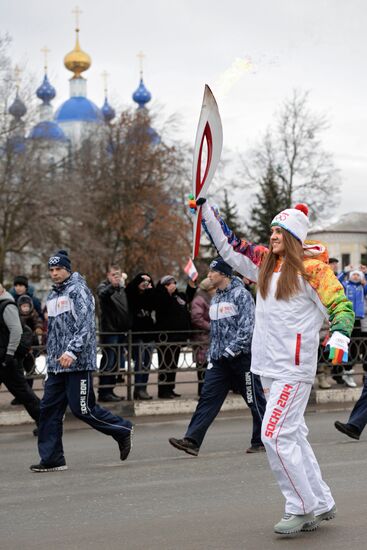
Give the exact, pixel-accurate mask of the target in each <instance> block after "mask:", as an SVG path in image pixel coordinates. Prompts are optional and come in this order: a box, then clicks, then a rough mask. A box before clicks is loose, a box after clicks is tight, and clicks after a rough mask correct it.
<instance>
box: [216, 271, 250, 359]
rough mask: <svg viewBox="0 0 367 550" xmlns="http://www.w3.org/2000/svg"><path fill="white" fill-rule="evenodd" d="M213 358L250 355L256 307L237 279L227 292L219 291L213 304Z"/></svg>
mask: <svg viewBox="0 0 367 550" xmlns="http://www.w3.org/2000/svg"><path fill="white" fill-rule="evenodd" d="M209 314H210V321H211V338H210V352H209V354H210V359H219V358H221V357H222V356H223V354H226V355H230V356H232V357H235V356H237V355H239V354H240V353H250V351H251V340H252V333H253V330H254V323H255V304H254V300H253V298H252V296H251V294H250V292H249V291H248V290H246V289H245V287H244V285H243V283H242V281H240V279H239V278H238V277H234V278H233V279H231V282H230V283H229V285H228V286H227V287H226V288H225V289H224V290H220V289H218V290H217V292H216V293H215V295H214V296H213V298H212V301H211V304H210V310H209Z"/></svg>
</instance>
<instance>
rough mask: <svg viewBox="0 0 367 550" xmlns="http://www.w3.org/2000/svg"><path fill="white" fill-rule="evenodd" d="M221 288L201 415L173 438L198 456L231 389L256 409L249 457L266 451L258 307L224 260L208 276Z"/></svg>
mask: <svg viewBox="0 0 367 550" xmlns="http://www.w3.org/2000/svg"><path fill="white" fill-rule="evenodd" d="M208 277H209V278H210V280H211V282H212V284H213V286H214V287H215V288H216V289H217V291H216V294H215V295H214V296H213V298H212V301H211V305H210V310H209V315H210V329H211V334H210V351H209V354H210V358H209V365H208V368H207V371H206V373H205V381H204V386H203V389H202V393H201V396H200V399H199V403H198V405H197V407H196V411H195V413H194V415H193V417H192V418H191V422H190V424H189V427H188V429H187V432H186V435H185V437H184V438H183V439H176V438H173V437H171V438H170V439H169V442H170V443H171V445H173V447H175V448H176V449H179V450H180V451H185V452H186V453H188V454H191V455H194V456H197V455H198V453H199V449H200V446H201V444H202V442H203V439H204V437H205V434H206V432H207V430H208V428H209V426H210V425H211V423H212V422H213V420H214V419H215V417H216V416H217V414H218V413H219V411H220V409H221V406H222V404H223V402H224V400H225V398H226V397H227V394H228V392H229V390H231V389H233V390H234V391H236V392H238V393H240V394H241V395H242V397H243V398H244V400H245V401H246V403H247V405H248V406H249V407H250V409H251V413H252V418H253V431H252V439H251V447H249V448H248V449H247V452H248V453H256V452H259V451H264V446H263V444H262V442H261V422H262V418H263V415H264V411H265V407H266V401H265V398H264V394H263V390H262V386H261V383H260V379H259V377H258V376H257V375H254V374H252V373H251V372H250V364H251V340H252V332H253V328H254V322H255V305H254V301H253V299H252V296H251V294H250V293H249V292H248V291H247V290H246V289H245V287H244V285H243V283H242V282H241V281H240V279H238V278H237V277H233V275H232V268H231V267H230V266H229V265H228V264H227V263H226V262H225V261H224V260H223V259H222V258H221V257H218V258H216V259H215V260H213V261H212V263H211V264H210V267H209V274H208Z"/></svg>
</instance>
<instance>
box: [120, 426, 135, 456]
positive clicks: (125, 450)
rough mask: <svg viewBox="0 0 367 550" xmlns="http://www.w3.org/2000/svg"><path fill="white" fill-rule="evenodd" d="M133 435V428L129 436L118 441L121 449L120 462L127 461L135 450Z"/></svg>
mask: <svg viewBox="0 0 367 550" xmlns="http://www.w3.org/2000/svg"><path fill="white" fill-rule="evenodd" d="M133 433H134V428H131V431H130V433H129V435H127V436H126V437H124V439H117V440H116V441H117V443H118V446H119V449H120V460H126V459H127V457H128V456H129V454H130V451H131V449H132V448H133Z"/></svg>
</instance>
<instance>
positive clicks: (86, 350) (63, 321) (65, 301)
mask: <svg viewBox="0 0 367 550" xmlns="http://www.w3.org/2000/svg"><path fill="white" fill-rule="evenodd" d="M47 313H48V337H47V359H46V365H47V371H48V372H53V373H58V372H73V371H82V370H90V371H91V370H95V369H96V327H95V307H94V298H93V295H92V292H91V291H90V289H89V288H88V287H87V284H86V282H85V280H84V278H83V277H82V276H81V275H80V274H79V273H77V272H75V273H73V274H72V275H71V276H70V277H69V278H68V279H66V281H64V282H63V283H62V284H61V285H54V286H53V287H52V291H51V292H50V294H49V295H48V298H47ZM65 352H68V353H69V354H70V355H71V356H72V357H73V358H75V361H74V362H73V363H72V364H71V366H70V367H69V368H67V369H65V368H63V367H61V365H60V363H59V361H58V358H59V357H60V356H61V355H62V354H63V353H65Z"/></svg>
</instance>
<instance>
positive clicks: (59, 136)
mask: <svg viewBox="0 0 367 550" xmlns="http://www.w3.org/2000/svg"><path fill="white" fill-rule="evenodd" d="M78 15H79V11H78V10H76V16H77V24H76V28H75V34H76V38H75V46H74V48H73V50H71V51H70V52H69V53H68V54H66V55H65V57H64V65H65V67H66V68H67V69H68V70H69V71H70V72H71V73H72V77H71V78H70V80H69V83H70V97H69V98H68V99H67V100H66V101H64V102H63V103H62V104H61V105H60V106H59V107H58V108H57V109H56V111H55V112H54V107H53V105H52V101H53V100H54V99H55V97H56V90H55V88H54V87H53V86H52V84H51V82H50V80H49V77H48V74H47V51H48V50H47V48H44V49H43V50H42V51H44V53H45V67H44V71H45V72H44V78H43V81H42V83H41V85H40V86H39V87H38V88H37V90H36V96H37V98H38V99H39V100H40V101H41V103H40V104H39V105H38V117H39V121H38V122H37V124H35V125H34V126H33V127H32V128H31V129H30V131H29V132H28V133H26V131H25V123H24V121H23V117H24V116H25V115H26V113H27V107H26V105H25V103H24V101H23V100H22V99H21V97H20V95H19V72H18V73H17V74H16V81H17V84H16V96H15V99H14V101H13V102H12V104H11V105H10V107H9V110H8V111H9V114H10V115H11V116H12V117H13V120H12V123H11V124H10V128H11V137H10V142H11V144H12V146H13V147H14V150H15V151H16V152H19V153H20V152H21V151H23V150H24V149H25V147H27V145H28V144H29V145H32V146H34V145H35V144H36V146H37V148H39V149H40V151H42V157H43V159H45V158H46V159H47V160H49V161H50V162H55V163H58V162H60V161H62V160H63V159H64V158H66V157H67V156H68V153H69V151H71V150H75V149H77V148H78V147H80V145H81V144H82V143H83V141H84V140H85V139H88V138H91V137H102V136H103V135H104V133H106V129H107V127H108V126H109V125H111V124H113V120H114V119H115V117H116V112H115V110H114V109H113V107H112V106H111V105H110V103H109V101H108V94H107V85H106V84H105V99H104V103H103V105H102V106H101V107H98V106H97V105H96V104H95V103H94V102H93V101H92V100H91V99H89V98H88V94H87V79H86V78H85V77H84V76H83V73H85V72H86V71H87V70H88V69H89V68H90V66H91V63H92V61H91V57H90V56H89V55H88V53H86V52H85V51H83V50H82V48H81V47H80V41H79V32H80V29H79V23H78ZM141 57H142V55H141ZM151 98H152V95H151V93H150V92H149V91H148V90H147V88H146V87H145V84H144V81H143V70H142V66H141V67H140V82H139V86H138V88H137V89H136V90H135V91H134V93H133V94H132V99H133V101H134V102H135V103H136V104H137V109H138V110H143V111H146V104H147V103H148V102H149V101H150V100H151ZM149 135H150V138H151V141H152V144H156V143H159V141H160V138H159V136H158V134H157V133H156V132H155V130H154V129H153V128H149Z"/></svg>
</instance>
